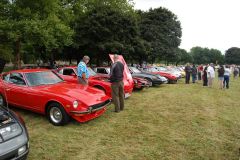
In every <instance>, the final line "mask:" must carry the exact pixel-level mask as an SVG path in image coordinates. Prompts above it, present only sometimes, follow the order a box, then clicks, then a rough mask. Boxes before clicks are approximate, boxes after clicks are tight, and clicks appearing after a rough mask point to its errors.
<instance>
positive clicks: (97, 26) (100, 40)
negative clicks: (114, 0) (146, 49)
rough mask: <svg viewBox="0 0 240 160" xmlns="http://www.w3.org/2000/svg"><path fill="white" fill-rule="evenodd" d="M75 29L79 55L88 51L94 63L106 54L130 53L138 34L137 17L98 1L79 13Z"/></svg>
mask: <svg viewBox="0 0 240 160" xmlns="http://www.w3.org/2000/svg"><path fill="white" fill-rule="evenodd" d="M74 29H75V32H76V36H75V45H76V46H77V47H78V48H79V52H80V54H83V53H84V54H89V55H90V56H91V57H94V58H95V59H96V60H97V64H99V63H100V61H104V60H107V59H109V58H108V54H109V53H117V54H125V56H129V55H128V53H130V52H132V50H133V47H132V44H133V42H134V41H135V39H136V37H137V34H138V32H137V22H136V18H135V16H134V15H132V13H130V12H122V11H121V10H119V9H116V8H113V7H112V6H111V5H106V4H105V3H101V2H99V3H98V4H96V5H95V6H94V7H93V8H92V9H88V11H87V12H86V13H85V14H83V15H81V16H79V17H78V18H77V19H76V20H75V26H74Z"/></svg>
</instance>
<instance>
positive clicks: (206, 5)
mask: <svg viewBox="0 0 240 160" xmlns="http://www.w3.org/2000/svg"><path fill="white" fill-rule="evenodd" d="M134 3H135V9H141V10H148V9H149V8H151V7H152V8H157V7H160V6H162V7H165V8H168V9H169V10H171V11H172V12H173V13H174V14H176V15H177V17H178V19H179V20H180V22H181V25H182V33H183V34H182V43H181V45H180V48H183V49H186V50H187V51H189V50H190V49H191V48H192V47H194V46H200V47H208V48H215V49H219V50H220V51H222V52H223V53H225V51H226V50H227V49H228V48H230V47H240V0H134Z"/></svg>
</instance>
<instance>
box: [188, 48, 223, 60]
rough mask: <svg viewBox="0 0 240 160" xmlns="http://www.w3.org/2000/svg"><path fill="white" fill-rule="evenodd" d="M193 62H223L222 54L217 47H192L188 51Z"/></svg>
mask: <svg viewBox="0 0 240 160" xmlns="http://www.w3.org/2000/svg"><path fill="white" fill-rule="evenodd" d="M190 54H191V55H192V57H193V62H194V63H195V64H209V63H215V64H223V63H224V56H223V55H222V53H221V51H219V50H217V49H208V48H202V47H193V48H192V49H191V51H190Z"/></svg>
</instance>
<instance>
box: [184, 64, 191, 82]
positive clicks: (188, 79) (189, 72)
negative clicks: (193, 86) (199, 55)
mask: <svg viewBox="0 0 240 160" xmlns="http://www.w3.org/2000/svg"><path fill="white" fill-rule="evenodd" d="M185 73H186V76H185V78H186V82H185V83H186V84H189V81H190V75H191V67H190V65H189V63H187V66H186V67H185Z"/></svg>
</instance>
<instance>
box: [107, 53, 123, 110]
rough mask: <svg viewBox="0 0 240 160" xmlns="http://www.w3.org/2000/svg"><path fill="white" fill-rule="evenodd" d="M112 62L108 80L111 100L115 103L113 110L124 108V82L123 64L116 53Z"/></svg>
mask: <svg viewBox="0 0 240 160" xmlns="http://www.w3.org/2000/svg"><path fill="white" fill-rule="evenodd" d="M113 59H114V63H113V65H112V67H111V70H110V82H111V89H112V100H113V104H114V105H115V112H117V113H118V112H120V111H122V110H123V109H124V84H123V71H124V65H123V64H122V63H121V62H120V61H119V57H118V55H114V58H113Z"/></svg>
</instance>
